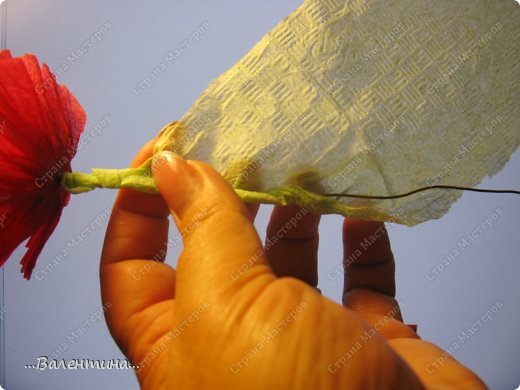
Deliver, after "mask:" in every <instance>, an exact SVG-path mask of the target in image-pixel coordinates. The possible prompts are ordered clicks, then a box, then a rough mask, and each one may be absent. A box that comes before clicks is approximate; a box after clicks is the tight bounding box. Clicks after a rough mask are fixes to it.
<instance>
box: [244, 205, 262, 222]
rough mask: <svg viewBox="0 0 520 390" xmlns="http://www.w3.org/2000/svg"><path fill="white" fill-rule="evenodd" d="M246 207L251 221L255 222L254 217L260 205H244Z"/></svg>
mask: <svg viewBox="0 0 520 390" xmlns="http://www.w3.org/2000/svg"><path fill="white" fill-rule="evenodd" d="M246 207H247V209H248V210H249V214H250V215H251V221H253V222H254V221H255V219H256V215H257V214H258V210H259V209H260V205H259V204H256V203H246Z"/></svg>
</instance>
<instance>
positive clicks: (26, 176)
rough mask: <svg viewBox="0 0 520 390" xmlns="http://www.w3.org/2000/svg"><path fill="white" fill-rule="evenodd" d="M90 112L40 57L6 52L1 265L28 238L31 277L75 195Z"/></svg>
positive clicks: (0, 139)
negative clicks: (65, 182) (75, 170)
mask: <svg viewBox="0 0 520 390" xmlns="http://www.w3.org/2000/svg"><path fill="white" fill-rule="evenodd" d="M85 120H86V118H85V112H84V111H83V108H82V107H81V105H80V104H79V103H78V101H77V100H76V98H75V97H74V96H73V95H72V94H71V93H70V92H69V90H68V89H67V88H66V87H64V86H60V85H58V84H57V83H56V79H55V76H54V75H53V74H52V72H51V71H50V70H49V68H48V67H47V66H46V65H43V67H42V68H40V66H39V64H38V60H37V59H36V57H35V56H34V55H29V54H26V55H24V56H23V57H19V58H12V57H11V53H10V52H9V51H8V50H3V51H0V145H1V146H0V175H1V176H0V266H1V265H3V264H4V263H5V261H6V260H7V259H8V258H9V256H10V255H11V254H12V253H13V251H14V250H15V249H16V248H17V247H18V246H19V245H20V244H21V243H22V242H24V241H25V240H27V239H29V240H28V241H27V244H26V247H27V248H28V250H27V252H26V254H25V256H24V257H23V258H22V261H21V264H22V272H23V274H24V277H25V278H27V279H29V278H30V277H31V272H32V270H33V268H34V265H35V263H36V259H37V257H38V256H39V254H40V253H41V251H42V249H43V246H44V245H45V242H46V241H47V239H48V238H49V236H50V235H51V234H52V232H53V231H54V229H55V228H56V225H57V224H58V221H59V219H60V217H61V212H62V209H63V208H64V207H65V206H66V205H67V203H68V201H69V198H70V194H69V193H68V192H66V191H64V190H63V189H62V188H61V186H60V183H61V176H62V174H63V173H64V172H69V171H70V170H71V167H70V162H71V159H72V158H73V157H74V155H75V154H76V149H77V145H78V141H79V137H80V135H81V132H82V131H83V128H84V126H85Z"/></svg>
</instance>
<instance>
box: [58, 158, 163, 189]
mask: <svg viewBox="0 0 520 390" xmlns="http://www.w3.org/2000/svg"><path fill="white" fill-rule="evenodd" d="M62 187H63V188H64V189H65V190H67V191H68V192H71V193H73V194H80V193H83V192H89V191H92V190H94V189H96V188H117V189H118V188H131V189H134V190H138V191H141V192H148V193H158V190H157V186H156V185H155V181H154V179H153V177H152V174H151V160H148V161H147V162H145V163H144V164H143V165H141V166H140V167H138V168H125V169H92V172H91V173H81V172H69V173H65V174H64V175H63V179H62Z"/></svg>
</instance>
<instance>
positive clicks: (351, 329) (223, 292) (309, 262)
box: [100, 143, 485, 390]
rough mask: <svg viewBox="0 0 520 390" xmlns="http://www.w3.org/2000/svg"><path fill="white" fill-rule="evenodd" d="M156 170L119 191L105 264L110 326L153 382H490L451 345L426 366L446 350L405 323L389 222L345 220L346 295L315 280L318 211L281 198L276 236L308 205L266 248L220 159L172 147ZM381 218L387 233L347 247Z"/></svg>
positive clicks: (237, 385) (292, 385) (317, 385)
mask: <svg viewBox="0 0 520 390" xmlns="http://www.w3.org/2000/svg"><path fill="white" fill-rule="evenodd" d="M152 148H153V143H149V144H148V145H146V146H145V147H144V148H143V149H142V150H141V152H140V153H139V154H138V156H137V157H136V159H135V161H134V162H133V166H138V165H140V164H141V163H142V162H143V161H145V160H146V159H147V158H148V157H149V156H151V153H152ZM154 178H155V180H156V182H157V185H158V187H159V190H160V192H161V195H162V197H161V196H159V195H150V194H143V193H137V192H134V191H131V190H121V191H120V193H119V195H118V198H117V200H116V203H115V205H114V209H113V212H112V217H111V220H110V224H109V227H108V231H107V235H106V240H105V246H104V250H103V255H102V259H101V266H100V276H101V288H102V299H103V302H104V303H105V307H109V309H108V310H107V311H106V313H105V315H106V320H107V323H108V326H109V329H110V331H111V333H112V336H113V337H114V339H115V341H116V343H117V344H118V345H119V347H120V348H121V350H122V351H123V353H124V354H125V355H126V356H127V357H128V358H129V359H130V361H132V362H133V364H135V365H139V368H138V369H136V372H137V375H138V379H139V382H140V384H141V386H142V388H143V389H153V390H156V389H175V388H179V389H191V388H196V389H242V388H247V389H338V388H352V389H371V388H389V389H391V388H399V389H415V388H423V386H424V387H426V388H440V387H443V386H444V387H443V388H457V389H458V388H484V387H485V386H484V385H483V384H482V382H481V381H480V380H479V379H478V378H477V377H476V376H475V375H474V374H473V373H471V372H470V371H469V370H467V369H466V368H464V367H463V366H462V365H460V364H459V363H458V362H456V361H455V360H454V359H451V358H450V359H448V360H447V361H446V362H445V363H444V365H443V366H442V367H440V368H439V369H437V370H435V372H433V373H429V372H428V370H427V369H426V368H427V367H428V363H430V362H431V361H433V360H434V359H435V358H436V357H438V356H440V355H441V354H442V353H443V351H442V350H440V349H439V348H438V347H436V346H434V345H432V344H430V343H427V342H425V341H422V340H420V339H419V338H418V336H417V335H416V334H415V332H413V331H412V330H411V329H410V328H409V327H408V326H406V325H404V324H403V323H402V318H401V315H400V312H399V307H398V304H397V302H396V300H395V299H394V293H395V291H394V290H395V287H394V272H393V268H394V261H393V257H392V253H391V250H390V245H389V242H388V237H387V235H386V231H385V230H384V226H383V225H382V224H380V223H375V222H361V221H353V220H348V219H347V220H346V221H345V224H344V229H343V236H344V237H343V239H344V246H345V258H346V259H349V258H350V259H353V258H355V259H354V260H353V261H349V262H347V263H350V264H347V265H348V267H347V270H346V283H345V291H344V304H345V306H346V307H342V306H340V305H338V304H336V303H334V302H333V301H331V300H329V299H327V298H325V297H322V296H321V295H320V294H319V293H318V292H317V291H316V289H314V288H313V287H312V286H313V285H316V283H317V272H316V262H317V261H316V260H317V246H318V235H317V226H318V223H319V217H318V216H315V215H312V214H310V213H306V212H303V211H302V210H300V209H298V208H294V207H293V208H281V207H276V208H275V211H274V212H273V216H272V218H271V222H270V225H269V228H268V236H267V237H268V238H269V237H274V236H276V233H277V232H278V231H279V230H280V228H281V227H282V226H284V225H285V224H286V223H287V222H289V223H290V222H291V218H293V216H294V215H295V214H296V213H298V212H300V215H301V216H302V217H301V218H300V220H299V221H298V223H296V224H294V226H293V225H290V226H293V227H292V228H290V229H286V233H285V234H283V235H282V236H281V237H280V238H279V239H277V240H276V242H274V241H275V240H274V239H273V240H271V243H270V244H269V245H268V246H269V248H268V249H267V250H266V251H265V252H267V255H266V254H264V250H263V248H262V244H261V242H260V240H259V237H258V235H257V233H256V231H255V229H254V226H253V223H252V221H253V219H254V214H255V212H256V207H254V206H251V207H250V208H249V210H248V208H246V206H245V205H244V204H243V203H242V202H241V201H240V199H239V198H238V197H237V196H236V194H235V193H234V191H233V190H232V188H231V187H230V186H229V185H228V184H227V183H226V182H225V181H224V180H223V179H222V177H220V176H219V175H218V174H217V173H216V172H215V171H214V170H213V169H212V168H211V167H209V166H208V165H206V164H203V163H201V162H196V161H185V160H183V159H180V158H179V157H175V156H173V155H171V154H169V155H163V158H162V159H157V160H155V163H154ZM163 199H164V200H163ZM170 210H171V212H172V213H173V216H174V220H175V224H176V225H177V227H178V229H179V231H180V232H181V234H182V236H183V242H184V251H183V252H182V254H181V256H180V258H179V261H178V266H177V269H176V270H174V269H173V268H172V267H170V266H169V265H166V264H164V263H163V261H164V259H165V257H166V249H167V246H168V244H167V242H168V216H169V214H170ZM381 227H382V229H381ZM375 231H381V232H382V236H381V238H379V239H378V240H377V241H376V242H375V243H374V244H373V245H371V246H370V247H369V248H368V249H367V250H366V251H364V252H362V253H361V255H360V256H358V257H355V256H350V255H351V254H352V253H354V251H355V250H356V248H357V246H358V245H359V242H361V241H363V240H364V238H366V237H369V236H370V235H372V234H374V232H375ZM273 235H274V236H273ZM266 246H267V245H266ZM349 256H350V257H349ZM277 276H282V277H277ZM107 302H110V305H106V303H107ZM374 329H375V330H377V331H375V330H374Z"/></svg>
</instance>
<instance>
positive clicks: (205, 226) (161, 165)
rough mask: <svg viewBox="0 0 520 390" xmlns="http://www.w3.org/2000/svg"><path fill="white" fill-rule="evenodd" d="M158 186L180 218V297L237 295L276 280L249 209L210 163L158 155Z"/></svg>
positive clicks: (155, 173)
mask: <svg viewBox="0 0 520 390" xmlns="http://www.w3.org/2000/svg"><path fill="white" fill-rule="evenodd" d="M153 174H154V178H155V181H156V183H157V186H158V188H159V190H160V192H161V194H162V196H163V197H164V199H165V200H166V202H167V203H168V205H169V207H170V209H171V211H172V212H173V213H174V214H175V215H176V219H175V221H176V223H177V225H178V226H177V227H178V228H179V230H180V231H182V232H183V239H184V251H183V253H182V255H181V257H180V259H179V263H178V266H177V288H178V289H177V293H178V294H179V296H182V294H183V293H184V294H188V295H190V296H191V297H196V295H201V294H202V295H204V296H203V297H200V296H199V297H198V298H197V299H205V298H207V291H211V294H212V297H214V296H219V294H227V297H229V295H230V294H231V295H234V294H235V293H236V292H237V291H238V290H239V289H240V288H242V287H243V286H245V285H246V284H250V283H253V280H254V281H255V282H256V283H253V284H250V287H251V288H252V289H254V288H255V287H257V288H263V287H265V285H266V283H270V282H271V281H272V280H274V275H273V274H272V272H271V270H270V268H269V266H268V264H267V261H266V258H265V255H264V253H263V248H262V245H261V242H260V239H259V237H258V234H257V233H256V230H255V228H254V226H253V224H252V222H251V216H250V214H249V211H248V210H247V208H246V207H245V205H244V203H243V202H242V201H241V200H240V199H239V198H238V196H237V195H236V194H235V192H234V190H233V189H232V188H231V187H230V186H229V184H228V183H227V182H226V181H225V180H224V179H223V178H222V177H221V176H220V175H219V174H218V173H217V172H215V171H214V170H213V169H212V168H211V167H210V166H209V165H206V164H204V163H202V162H198V161H186V160H184V159H182V158H181V157H180V156H178V155H175V154H173V153H170V152H163V153H160V154H158V155H156V156H155V159H154V164H153Z"/></svg>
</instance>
